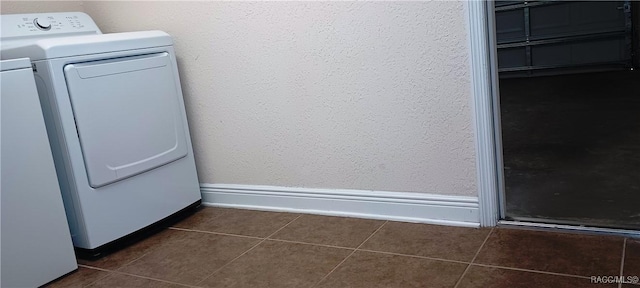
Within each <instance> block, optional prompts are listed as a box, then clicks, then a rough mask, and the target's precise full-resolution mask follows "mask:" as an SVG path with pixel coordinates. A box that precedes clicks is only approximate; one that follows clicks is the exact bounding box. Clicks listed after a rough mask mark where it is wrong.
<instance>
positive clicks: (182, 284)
mask: <svg viewBox="0 0 640 288" xmlns="http://www.w3.org/2000/svg"><path fill="white" fill-rule="evenodd" d="M112 272H113V273H115V274H121V275H127V276H131V277H137V278H143V279H147V280H153V281H158V282H164V283H168V284H173V285H178V286H183V287H192V288H200V287H199V286H195V285H189V284H184V283H178V282H173V281H169V280H163V279H158V278H153V277H147V276H142V275H136V274H131V273H127V272H121V271H112Z"/></svg>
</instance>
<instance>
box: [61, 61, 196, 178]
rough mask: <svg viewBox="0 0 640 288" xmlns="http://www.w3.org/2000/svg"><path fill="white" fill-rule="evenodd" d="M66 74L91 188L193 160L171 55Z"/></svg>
mask: <svg viewBox="0 0 640 288" xmlns="http://www.w3.org/2000/svg"><path fill="white" fill-rule="evenodd" d="M64 73H65V78H66V81H67V87H68V90H69V95H70V98H71V105H72V107H73V113H74V116H75V120H76V127H77V129H78V137H79V139H80V145H81V147H82V153H83V156H84V162H85V165H86V169H87V176H88V178H89V184H90V185H91V187H94V188H97V187H100V186H103V185H106V184H109V183H113V182H115V181H119V180H121V179H124V178H127V177H130V176H133V175H136V174H139V173H142V172H144V171H148V170H151V169H153V168H156V167H158V166H161V165H164V164H167V163H169V162H171V161H174V160H176V159H179V158H182V157H184V156H186V155H187V151H188V149H187V141H186V136H185V135H186V134H185V131H184V125H183V123H182V117H180V115H181V113H180V112H181V108H180V101H179V98H178V97H181V95H182V94H181V93H180V87H179V81H177V78H176V77H177V74H176V73H175V71H173V65H172V62H171V58H170V56H169V54H168V53H157V54H149V55H140V56H133V57H123V58H116V59H108V60H102V61H92V62H84V63H75V64H68V65H66V66H65V67H64Z"/></svg>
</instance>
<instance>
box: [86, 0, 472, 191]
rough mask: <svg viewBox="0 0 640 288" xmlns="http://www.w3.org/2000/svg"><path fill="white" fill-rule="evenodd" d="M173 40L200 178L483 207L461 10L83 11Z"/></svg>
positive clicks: (185, 7) (112, 5)
mask: <svg viewBox="0 0 640 288" xmlns="http://www.w3.org/2000/svg"><path fill="white" fill-rule="evenodd" d="M84 11H85V12H87V13H88V14H89V15H91V16H92V17H93V18H94V19H95V20H96V22H97V23H98V25H99V26H100V27H101V28H102V29H103V31H104V32H124V31H134V30H149V29H160V30H164V31H167V32H168V33H170V34H172V35H173V36H174V39H175V42H176V51H177V53H178V61H179V66H180V69H181V71H180V72H181V77H182V84H183V91H184V94H185V101H186V103H187V109H188V111H187V112H188V115H189V121H190V127H191V132H192V138H193V143H194V149H195V153H196V159H197V165H198V171H199V178H200V181H201V182H206V183H233V184H261V185H275V186H293V187H317V188H344V189H349V188H350V189H365V190H386V191H409V192H426V193H438V194H449V195H476V176H475V175H476V173H475V152H474V145H473V141H474V138H473V137H474V134H473V125H472V117H471V116H472V115H471V108H470V103H471V96H470V83H469V82H470V71H469V69H470V67H469V63H468V62H469V61H468V54H469V48H468V43H467V29H466V24H465V23H466V21H465V18H466V17H465V5H464V4H463V3H460V2H118V1H113V2H109V1H105V2H94V1H85V2H84Z"/></svg>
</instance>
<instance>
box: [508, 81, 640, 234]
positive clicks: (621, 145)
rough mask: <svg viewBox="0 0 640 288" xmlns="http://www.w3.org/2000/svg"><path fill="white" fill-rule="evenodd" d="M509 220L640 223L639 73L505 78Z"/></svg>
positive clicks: (615, 225) (633, 226)
mask: <svg viewBox="0 0 640 288" xmlns="http://www.w3.org/2000/svg"><path fill="white" fill-rule="evenodd" d="M500 94H501V115H502V134H503V135H502V136H503V148H504V149H503V150H504V166H505V170H504V171H505V186H506V212H507V213H506V216H507V218H509V219H516V220H518V219H521V220H532V219H533V220H534V221H539V222H546V223H569V224H584V225H587V226H599V227H613V228H628V229H636V230H640V72H638V71H619V72H600V73H585V74H574V75H562V76H547V77H535V78H519V79H501V80H500Z"/></svg>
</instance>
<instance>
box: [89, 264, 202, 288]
mask: <svg viewBox="0 0 640 288" xmlns="http://www.w3.org/2000/svg"><path fill="white" fill-rule="evenodd" d="M78 267H82V268H86V269H92V270H98V271H102V272H107V275H104V276H102V277H100V278H98V279H96V280H94V281H91V282H90V283H87V284H86V285H84V286H83V287H90V286H91V285H93V284H95V283H96V282H98V281H100V280H102V279H105V278H107V277H109V276H110V275H111V274H121V275H127V276H131V277H136V278H144V279H148V280H154V281H159V282H165V283H169V284H175V285H180V286H185V287H198V286H193V285H189V284H183V283H178V282H172V281H168V280H164V279H158V278H153V277H147V276H143V275H136V274H131V273H127V272H122V271H117V270H109V269H104V268H99V267H93V266H87V265H84V264H78Z"/></svg>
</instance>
